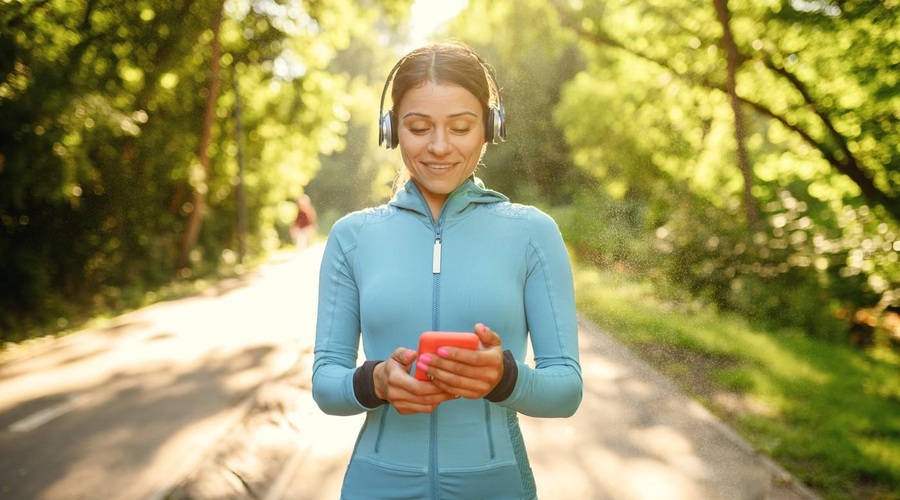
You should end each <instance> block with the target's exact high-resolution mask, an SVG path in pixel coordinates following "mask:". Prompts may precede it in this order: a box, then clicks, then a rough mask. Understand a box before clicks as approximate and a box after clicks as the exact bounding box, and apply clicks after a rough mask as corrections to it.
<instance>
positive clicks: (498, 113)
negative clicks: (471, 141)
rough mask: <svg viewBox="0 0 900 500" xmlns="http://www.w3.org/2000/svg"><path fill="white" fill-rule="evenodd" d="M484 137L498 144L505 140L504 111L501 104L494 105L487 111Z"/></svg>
mask: <svg viewBox="0 0 900 500" xmlns="http://www.w3.org/2000/svg"><path fill="white" fill-rule="evenodd" d="M485 139H486V140H487V142H490V143H491V144H499V143H501V142H505V141H506V113H504V111H503V105H502V104H501V105H499V106H494V107H492V108H491V111H490V113H488V121H487V130H486V131H485Z"/></svg>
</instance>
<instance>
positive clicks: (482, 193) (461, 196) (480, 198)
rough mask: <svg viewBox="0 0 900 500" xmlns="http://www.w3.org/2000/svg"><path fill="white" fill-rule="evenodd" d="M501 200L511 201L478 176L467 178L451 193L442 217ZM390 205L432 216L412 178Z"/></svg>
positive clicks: (442, 211)
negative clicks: (487, 186)
mask: <svg viewBox="0 0 900 500" xmlns="http://www.w3.org/2000/svg"><path fill="white" fill-rule="evenodd" d="M501 201H509V198H507V197H506V195H504V194H502V193H499V192H497V191H494V190H492V189H488V188H486V187H484V183H483V182H482V181H481V179H479V178H477V177H471V178H469V179H466V181H465V182H463V183H462V184H461V185H460V186H459V187H458V188H456V189H455V190H453V192H452V193H450V196H448V197H447V201H446V202H445V203H444V208H443V209H442V210H441V217H446V216H452V215H456V214H460V213H462V212H464V211H465V210H466V209H467V208H469V207H471V206H473V205H477V204H483V203H497V202H501ZM388 204H389V205H393V206H395V207H397V208H402V209H406V210H412V211H414V212H417V213H420V214H422V215H425V216H427V217H429V219H430V218H431V210H430V209H429V208H428V203H426V202H425V197H424V196H423V195H422V193H421V191H419V187H418V186H416V183H415V182H413V181H412V180H409V181H407V182H406V185H404V186H403V189H401V190H400V191H398V192H397V195H396V196H395V197H394V199H393V200H391V201H390V202H389V203H388Z"/></svg>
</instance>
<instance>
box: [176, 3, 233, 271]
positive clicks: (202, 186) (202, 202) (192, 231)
mask: <svg viewBox="0 0 900 500" xmlns="http://www.w3.org/2000/svg"><path fill="white" fill-rule="evenodd" d="M221 24H222V10H221V9H220V10H219V11H218V13H217V14H216V17H215V19H214V20H213V25H212V30H213V39H212V45H211V48H212V54H211V59H210V63H211V64H210V71H209V76H210V81H209V87H208V89H207V93H206V109H205V111H204V113H203V124H202V128H201V130H200V148H199V151H198V153H197V158H198V161H199V163H200V170H201V176H200V180H199V181H198V184H197V185H194V186H193V210H191V213H190V214H189V216H188V217H189V218H188V225H187V229H186V230H185V233H184V239H183V240H182V242H181V253H180V255H179V257H178V262H177V264H176V270H179V271H180V270H181V269H184V268H186V267H188V265H189V261H190V253H191V250H192V249H193V248H194V245H195V244H196V243H197V236H198V235H199V234H200V227H201V226H202V224H203V216H204V215H205V213H206V192H207V189H206V186H207V179H208V178H209V153H208V149H209V144H210V142H211V141H212V126H213V120H214V119H215V116H216V101H217V100H218V98H219V87H220V82H219V73H220V69H221V63H220V59H221V57H220V53H221V48H220V46H219V26H220V25H221Z"/></svg>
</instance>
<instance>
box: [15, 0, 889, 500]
mask: <svg viewBox="0 0 900 500" xmlns="http://www.w3.org/2000/svg"><path fill="white" fill-rule="evenodd" d="M898 13H900V4H898V2H896V1H894V0H757V1H754V2H734V1H732V2H728V1H727V0H712V1H709V2H696V1H692V0H640V1H634V0H517V1H513V0H468V1H465V0H462V1H454V2H450V1H447V2H438V1H434V2H424V1H416V2H413V1H412V0H364V1H350V0H329V1H327V2H326V1H321V0H228V1H225V2H222V1H221V0H173V1H171V2H149V1H131V2H112V1H106V0H78V1H71V0H11V1H10V0H7V1H5V2H3V7H2V9H0V342H6V343H7V344H6V345H7V347H9V346H10V345H12V344H14V343H21V342H24V341H27V340H28V339H32V338H39V337H42V336H46V335H60V334H64V333H66V332H69V331H73V330H74V329H77V328H79V327H80V326H81V325H84V324H85V323H86V322H88V321H90V320H91V319H92V318H96V317H103V316H110V315H114V314H117V313H119V312H122V311H126V310H130V309H135V308H139V307H142V306H145V305H149V304H152V303H154V302H158V301H159V300H162V299H164V298H168V297H172V296H177V295H183V294H189V293H192V292H194V291H196V290H197V289H199V288H200V287H202V286H204V284H205V283H208V282H210V281H211V280H217V279H221V278H222V277H227V276H235V275H241V274H243V273H245V272H246V271H247V270H248V269H249V268H251V267H253V266H255V265H256V264H259V263H261V262H264V261H266V259H268V258H270V257H271V256H272V255H274V254H277V253H278V252H282V251H290V250H291V247H292V242H291V238H290V226H291V223H292V222H293V221H294V217H295V216H296V205H295V203H294V201H295V200H296V199H297V198H298V197H299V196H301V195H303V194H306V195H308V196H309V197H310V199H311V200H312V203H313V205H314V206H315V209H316V211H317V213H318V231H319V237H320V238H322V237H324V236H325V235H326V234H327V231H328V228H329V227H330V226H331V224H333V223H334V221H335V220H337V219H338V218H340V217H341V216H343V215H344V214H346V213H348V212H350V211H353V210H358V209H362V208H365V207H368V206H372V205H377V204H381V203H384V202H385V201H387V200H388V199H389V197H390V189H391V184H392V181H393V179H394V175H395V174H396V172H397V169H398V168H399V166H400V158H399V154H397V153H396V151H385V150H383V149H379V148H378V147H377V117H378V112H379V98H380V95H381V92H382V88H383V85H384V79H385V77H386V76H387V73H388V72H389V70H390V69H391V67H392V66H393V64H394V63H395V62H396V61H397V59H398V58H399V57H400V56H402V55H403V54H404V53H406V52H407V51H408V50H410V49H411V48H412V47H414V46H417V45H419V44H421V43H424V42H426V41H429V40H441V39H445V38H448V37H453V38H459V39H462V40H464V41H465V42H467V43H469V44H470V45H471V46H472V47H473V48H474V49H475V50H476V52H478V53H479V54H480V55H481V56H483V57H484V58H485V59H486V60H487V61H488V62H490V63H491V64H492V65H493V66H494V67H495V69H496V72H497V79H498V82H499V85H500V87H501V89H502V95H503V102H504V105H505V108H506V114H507V118H508V134H509V139H508V141H507V142H506V143H504V144H502V145H498V146H491V147H489V148H488V153H487V155H486V157H485V160H484V165H483V166H481V167H480V168H479V170H478V171H477V175H478V176H480V177H481V178H482V179H483V180H484V181H485V184H486V185H487V186H488V187H490V188H492V189H495V190H498V191H501V192H503V193H505V194H507V195H508V196H510V197H511V198H512V200H513V201H516V202H519V203H527V204H532V205H536V206H538V207H540V208H541V209H543V210H545V211H547V212H549V213H550V214H551V215H553V216H554V217H555V218H556V220H557V221H558V223H559V224H560V228H561V230H562V232H563V235H564V237H565V239H566V241H567V243H568V244H569V246H570V251H571V253H572V256H573V259H574V261H575V262H576V271H577V273H578V276H577V281H578V287H579V288H578V296H579V307H580V309H581V310H582V311H583V312H585V313H586V314H591V315H592V316H594V317H595V318H596V319H597V320H598V322H599V323H600V324H601V325H603V326H604V327H605V328H608V329H610V330H612V331H616V332H620V333H619V334H620V335H621V339H622V340H623V341H624V342H626V343H628V344H629V345H630V346H632V348H634V349H635V350H636V351H638V352H641V353H643V354H644V355H645V356H646V357H647V358H648V359H650V360H651V361H653V362H654V363H657V364H658V365H659V366H660V367H661V369H663V370H664V371H665V372H666V373H668V374H669V375H670V376H673V377H674V378H676V379H677V380H681V381H682V382H684V383H685V384H688V387H689V388H690V385H689V384H690V383H691V380H692V375H691V374H692V373H693V371H695V370H701V369H702V370H707V371H704V372H703V373H704V374H705V375H704V377H705V379H707V380H705V382H704V383H703V384H701V385H700V386H696V387H694V388H693V390H692V391H691V392H693V393H694V395H695V396H696V397H698V398H699V399H700V400H701V401H703V402H705V403H708V404H709V406H710V407H711V408H713V410H714V411H715V412H716V413H717V414H719V415H720V416H723V418H725V419H726V420H728V421H729V422H731V423H733V424H734V425H736V426H737V427H738V428H739V429H740V430H742V432H743V433H744V434H745V435H749V436H755V437H753V438H750V439H751V441H752V442H753V443H754V445H755V446H758V447H759V448H760V449H761V450H763V451H764V452H766V453H768V454H770V455H772V456H774V457H776V458H778V459H779V460H780V461H781V463H783V464H785V465H786V467H787V468H788V469H789V470H791V471H792V472H793V473H795V474H797V475H798V476H799V477H801V479H803V480H804V481H805V482H807V483H808V484H811V485H812V486H814V487H816V488H817V489H818V490H819V491H821V492H823V493H824V494H825V496H827V497H834V498H845V497H846V498H898V497H897V495H898V493H897V491H898V490H900V445H898V442H900V375H898V373H900V361H898V359H900V358H898V352H900V319H898V311H900V262H898V253H900V29H898V17H900V16H898ZM387 106H389V104H387ZM626 305H628V306H629V307H632V309H628V311H627V312H622V311H623V309H622V307H625V306H626ZM709 315H713V316H709ZM684 317H690V318H698V317H699V318H703V321H707V323H704V324H703V326H702V327H701V326H696V325H694V326H690V327H688V328H684V325H691V324H690V323H684V321H683V320H682V319H681V318H684ZM709 318H713V319H709ZM679 325H680V326H679ZM735 325H739V326H735ZM688 330H690V331H688ZM698 332H700V334H698ZM704 332H705V333H704ZM761 338H765V339H767V340H766V342H765V343H768V344H772V345H778V346H781V347H780V348H781V349H783V350H782V351H779V352H790V353H791V356H790V357H780V356H777V355H773V354H772V351H768V350H766V348H763V347H759V346H760V345H761V344H759V343H755V344H749V343H747V342H750V340H748V339H752V341H753V342H759V340H760V339H761ZM659 346H664V347H665V348H664V349H660V348H659ZM753 346H756V347H753ZM753 352H756V354H757V355H756V357H753V356H751V357H747V356H748V353H750V354H753ZM817 363H821V364H817ZM810 366H813V367H814V370H813V371H814V372H815V373H817V374H821V377H819V376H818V375H816V376H811V375H810V376H807V375H808V372H804V371H803V370H807V369H810ZM804 373H806V375H803V374H804ZM773 374H775V375H773ZM709 384H714V385H715V386H716V387H722V388H725V389H727V390H728V391H730V393H733V394H738V395H739V396H741V397H742V399H741V401H742V403H741V404H739V405H734V404H731V405H729V404H728V402H727V401H724V400H723V401H719V400H717V399H716V398H714V397H712V395H711V394H712V391H710V390H709V387H710V386H709ZM835 384H836V385H835ZM792 391H796V392H792ZM819 396H821V397H819ZM844 397H846V398H849V399H841V398H844ZM817 398H818V399H817ZM748 402H749V403H748ZM754 402H755V403H754ZM798 402H802V403H803V404H797V403H798ZM751 403H754V404H756V403H758V404H759V405H762V406H760V407H761V408H763V409H761V410H758V411H756V410H754V408H757V407H755V406H753V404H751ZM742 405H743V406H742ZM792 405H794V406H792ZM748 408H749V409H748ZM853 412H855V413H853ZM823 413H824V414H826V415H825V416H823V415H822V414H823ZM798 428H799V429H801V431H797V430H796V429H798ZM823 436H828V438H823Z"/></svg>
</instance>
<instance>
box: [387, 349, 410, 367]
mask: <svg viewBox="0 0 900 500" xmlns="http://www.w3.org/2000/svg"><path fill="white" fill-rule="evenodd" d="M391 359H393V360H394V361H396V362H398V363H400V364H401V365H403V366H404V367H405V368H406V369H407V370H409V368H411V367H412V362H413V360H414V359H416V351H413V350H412V349H409V348H406V347H398V348H396V349H394V352H393V353H391Z"/></svg>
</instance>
